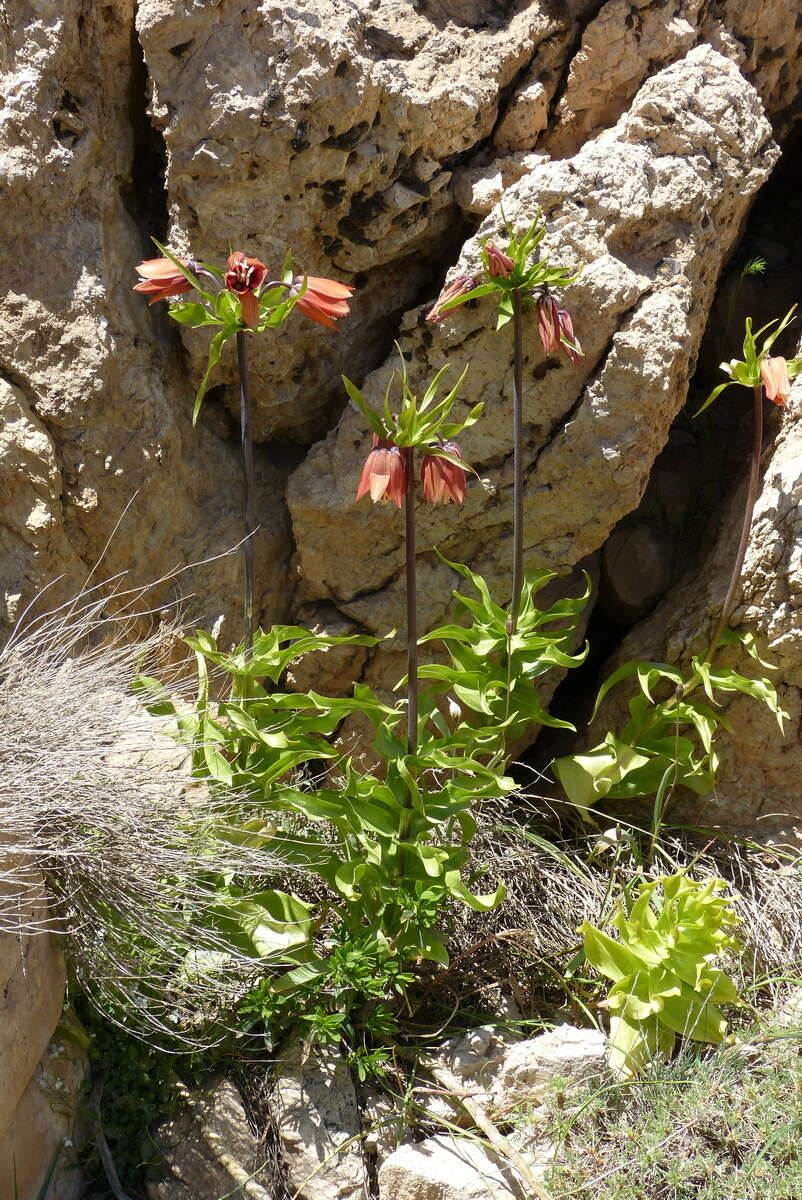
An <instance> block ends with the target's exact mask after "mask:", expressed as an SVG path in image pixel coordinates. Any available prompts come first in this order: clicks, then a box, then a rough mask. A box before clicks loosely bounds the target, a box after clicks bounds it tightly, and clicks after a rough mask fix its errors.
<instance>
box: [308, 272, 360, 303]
mask: <svg viewBox="0 0 802 1200" xmlns="http://www.w3.org/2000/svg"><path fill="white" fill-rule="evenodd" d="M306 283H307V290H308V291H312V292H316V293H317V295H319V296H330V297H331V298H332V299H333V300H347V299H348V297H349V296H350V295H351V293H352V292H354V291H355V290H356V289H355V288H352V287H350V286H349V285H348V284H347V283H338V282H337V280H336V279H326V278H325V277H324V276H320V275H307V277H306Z"/></svg>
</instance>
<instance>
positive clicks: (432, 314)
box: [426, 275, 477, 325]
mask: <svg viewBox="0 0 802 1200" xmlns="http://www.w3.org/2000/svg"><path fill="white" fill-rule="evenodd" d="M476 286H477V280H476V278H475V277H474V276H473V275H457V277H456V279H452V280H451V283H447V284H446V286H445V287H444V288H443V290H442V291H441V293H440V295H439V296H438V297H437V299H436V300H435V302H434V304H433V305H432V307H431V308H430V309H429V311H428V313H427V314H426V320H427V321H429V322H430V323H431V324H434V325H436V324H437V323H438V322H439V321H442V319H443V316H444V314H443V312H442V311H441V310H442V307H443V305H444V304H447V303H448V301H449V300H455V299H456V298H457V296H464V295H465V294H466V293H467V292H472V291H473V289H474V288H475V287H476Z"/></svg>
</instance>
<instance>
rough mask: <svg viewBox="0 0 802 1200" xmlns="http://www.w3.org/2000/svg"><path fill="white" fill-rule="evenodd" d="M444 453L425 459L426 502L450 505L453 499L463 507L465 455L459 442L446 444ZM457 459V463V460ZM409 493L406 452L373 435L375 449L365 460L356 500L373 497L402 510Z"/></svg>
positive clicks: (424, 490) (465, 472)
mask: <svg viewBox="0 0 802 1200" xmlns="http://www.w3.org/2000/svg"><path fill="white" fill-rule="evenodd" d="M442 449H443V452H444V453H445V454H448V455H449V458H444V457H443V455H442V454H424V456H423V459H422V460H421V470H420V477H421V483H422V485H423V499H424V500H425V501H426V502H427V503H430V504H448V503H449V501H451V500H453V501H454V502H455V503H456V504H462V503H463V502H464V500H465V489H466V485H467V480H468V472H467V470H466V468H465V467H462V466H460V465H459V464H460V462H461V461H462V453H461V451H460V448H459V446H458V445H457V443H456V442H453V441H449V442H443V444H442ZM455 460H456V461H455ZM406 491H407V458H406V455H405V453H404V451H403V450H402V449H401V448H400V447H399V446H396V445H395V444H394V443H393V442H390V441H388V440H387V439H386V438H380V437H378V436H377V435H376V434H375V433H374V435H373V449H372V450H371V452H370V454H368V457H367V459H366V460H365V465H364V467H363V468H362V474H361V475H360V477H359V486H358V487H357V489H356V500H361V499H362V497H363V496H368V495H369V496H370V498H371V500H372V501H373V503H374V504H378V503H379V502H380V501H383V500H390V501H392V503H393V504H395V505H396V507H398V508H401V507H402V505H403V503H404V498H405V496H406Z"/></svg>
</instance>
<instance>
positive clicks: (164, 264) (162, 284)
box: [134, 258, 198, 304]
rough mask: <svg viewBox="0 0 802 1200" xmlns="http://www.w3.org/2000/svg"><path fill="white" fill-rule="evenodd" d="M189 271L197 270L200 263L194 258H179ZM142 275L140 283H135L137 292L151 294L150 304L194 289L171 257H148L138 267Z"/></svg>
mask: <svg viewBox="0 0 802 1200" xmlns="http://www.w3.org/2000/svg"><path fill="white" fill-rule="evenodd" d="M178 261H179V262H180V263H181V265H182V266H183V267H186V269H187V270H188V271H197V270H198V264H197V263H196V262H193V261H192V259H185V258H179V260H178ZM136 272H137V274H138V275H140V276H141V278H140V280H139V283H135V284H134V291H135V292H144V294H145V295H146V296H149V297H150V299H149V300H148V304H155V303H156V301H157V300H167V299H168V297H170V296H181V295H183V293H184V292H191V291H192V284H191V283H190V282H189V280H188V279H187V277H186V275H182V274H181V272H180V271H179V269H178V267H177V266H176V265H175V263H174V262H172V261H171V260H170V259H169V258H146V259H145V261H144V262H141V263H140V264H139V265H138V267H137V268H136Z"/></svg>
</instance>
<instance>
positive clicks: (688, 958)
mask: <svg viewBox="0 0 802 1200" xmlns="http://www.w3.org/2000/svg"><path fill="white" fill-rule="evenodd" d="M725 886H726V885H725V884H724V882H723V881H722V880H718V879H712V880H709V881H708V882H706V883H704V884H702V883H695V882H694V881H693V880H691V879H689V878H688V877H687V875H686V874H685V873H684V872H679V873H677V874H676V875H671V876H662V877H661V878H658V879H655V880H652V881H651V882H649V883H642V884H640V886H639V887H638V888H637V891H636V894H635V895H634V897H633V899H632V902H631V903H630V904H629V905H628V906H627V907H626V908H625V905H624V902H623V900H619V901H618V903H617V905H616V908H615V911H614V912H613V914H612V916H611V918H610V924H611V925H612V926H613V928H614V929H615V930H616V932H617V933H618V937H619V939H620V940H618V941H616V940H615V939H613V938H611V937H608V936H607V934H606V933H605V932H604V931H603V930H602V929H599V928H597V927H596V926H595V925H592V924H591V923H590V922H589V921H585V922H583V924H582V925H581V926H580V932H581V933H582V935H583V945H584V950H585V956H586V958H587V960H588V962H589V963H590V964H591V965H592V966H594V967H595V968H596V970H597V971H599V972H601V974H602V975H604V976H606V977H607V978H608V979H610V980H612V983H613V986H612V987H611V988H610V990H609V991H608V993H607V996H606V998H605V999H604V1001H602V1004H603V1006H604V1007H605V1008H606V1009H607V1010H608V1011H609V1013H610V1059H609V1061H610V1067H611V1069H612V1071H613V1072H614V1074H615V1075H616V1076H617V1077H619V1078H632V1077H633V1076H635V1075H636V1074H637V1073H638V1072H639V1071H641V1070H642V1069H643V1068H644V1067H645V1066H646V1065H647V1064H648V1063H649V1062H650V1061H652V1060H653V1059H655V1058H668V1057H670V1055H671V1053H672V1051H673V1049H674V1046H675V1043H676V1040H677V1038H678V1037H685V1038H691V1039H692V1040H694V1041H699V1042H712V1043H716V1044H717V1043H720V1042H721V1041H723V1039H724V1035H725V1033H726V1028H727V1025H726V1021H725V1019H724V1016H723V1014H722V1012H721V1009H720V1008H719V1005H722V1004H724V1005H732V1004H737V1003H738V1000H739V997H738V992H737V989H736V988H735V986H734V984H733V983H732V981H731V980H730V979H728V977H727V976H726V975H725V974H724V972H723V971H721V970H720V969H718V968H717V967H716V966H715V963H716V961H717V960H718V959H719V958H720V956H721V955H722V954H723V953H725V952H728V951H729V952H730V953H733V952H736V951H737V950H738V949H739V946H738V943H737V942H736V940H735V938H734V937H733V936H732V933H731V930H732V928H733V926H735V925H737V918H736V916H735V913H734V911H733V909H732V905H731V903H730V901H729V900H728V899H726V898H725V897H722V896H720V895H719V892H720V891H721V890H722V889H723V888H724V887H725Z"/></svg>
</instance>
